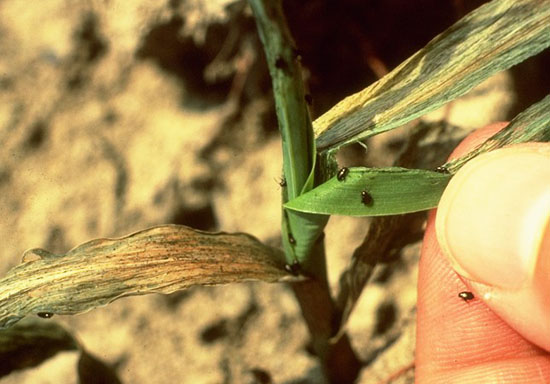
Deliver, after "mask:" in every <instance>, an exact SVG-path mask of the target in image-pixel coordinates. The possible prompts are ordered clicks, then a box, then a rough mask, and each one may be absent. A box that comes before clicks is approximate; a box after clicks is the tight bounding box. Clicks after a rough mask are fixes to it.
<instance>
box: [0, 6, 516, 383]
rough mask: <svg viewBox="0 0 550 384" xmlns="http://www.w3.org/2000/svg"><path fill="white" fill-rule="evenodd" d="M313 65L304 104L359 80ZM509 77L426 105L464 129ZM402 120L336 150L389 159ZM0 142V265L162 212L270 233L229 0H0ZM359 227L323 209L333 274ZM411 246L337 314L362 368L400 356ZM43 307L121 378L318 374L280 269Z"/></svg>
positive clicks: (256, 104) (375, 370) (263, 170)
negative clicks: (105, 300)
mask: <svg viewBox="0 0 550 384" xmlns="http://www.w3.org/2000/svg"><path fill="white" fill-rule="evenodd" d="M313 3H315V4H318V3H319V2H313ZM293 15H294V16H291V17H290V19H291V20H295V19H296V17H295V16H296V15H295V14H293ZM296 28H297V27H296ZM312 28H313V27H312ZM303 30H304V31H306V32H307V31H308V29H307V28H303ZM304 31H302V30H298V35H300V33H301V34H302V35H304V34H305V35H307V33H305V32H304ZM432 36H433V35H432ZM341 44H344V45H345V41H343V42H342V43H341ZM305 57H306V58H304V61H305V62H306V64H307V61H308V60H307V54H305ZM405 57H406V56H404V57H402V58H401V60H402V59H403V58H405ZM343 59H345V58H343ZM391 60H396V59H395V58H392V59H391ZM391 60H390V59H388V61H391ZM394 64H396V63H394ZM389 65H390V64H389ZM391 65H393V64H391ZM311 67H312V68H317V67H315V65H313V64H312V66H311ZM363 71H367V70H366V69H363ZM319 73H320V72H319V71H316V70H315V69H312V70H311V71H310V72H309V75H308V76H309V77H308V78H309V79H310V81H311V84H312V85H311V87H312V93H313V96H314V100H318V101H317V104H316V107H315V108H316V109H315V113H319V112H322V110H323V108H325V107H328V106H330V105H332V104H334V102H336V101H338V98H341V97H342V96H343V95H345V94H349V93H351V92H352V91H354V90H357V89H360V88H362V87H364V86H366V85H367V84H368V83H366V82H365V81H367V80H366V79H357V80H356V81H355V84H353V87H352V86H348V87H347V88H345V89H336V88H334V90H333V91H332V92H331V88H330V87H331V86H333V85H334V84H336V83H337V81H335V80H334V79H332V80H330V81H329V80H327V83H326V84H327V85H326V87H325V88H323V87H321V86H320V85H319V84H320V83H322V79H320V78H319V76H320V75H319ZM370 76H371V77H372V76H373V75H372V73H371V75H370ZM512 86H513V84H512V80H511V76H510V74H507V73H504V74H501V75H498V76H497V77H495V78H494V79H491V81H489V82H488V83H486V84H484V85H482V86H481V87H480V88H478V89H477V93H476V92H473V93H471V94H470V95H467V96H466V97H464V98H463V99H462V100H461V101H457V102H455V103H453V104H452V105H451V106H450V107H446V108H444V109H442V110H439V111H436V112H435V113H432V114H430V116H428V117H426V121H430V122H441V121H445V122H447V124H449V125H451V126H455V127H461V128H462V129H461V130H460V129H459V134H458V135H463V134H464V133H465V132H466V131H467V130H469V129H473V128H475V127H480V126H482V125H484V124H486V123H489V122H492V121H497V120H502V119H505V118H506V117H507V113H508V111H509V109H510V108H511V106H513V105H514V104H513V103H514V95H515V94H514V91H513V89H512ZM353 88H355V89H353ZM317 95H318V98H317V99H316V97H317ZM335 98H336V100H334V99H335ZM396 135H397V136H396ZM402 135H403V134H402V132H401V133H398V134H394V135H393V136H391V135H390V136H386V137H384V138H380V139H378V138H377V139H376V140H374V141H373V142H372V143H370V144H369V145H371V146H372V147H371V152H370V153H369V154H368V155H365V154H364V153H363V152H361V151H362V150H358V149H357V148H352V149H350V150H347V151H344V152H343V153H342V154H341V160H342V161H343V162H344V163H346V164H347V163H351V164H354V165H362V164H363V165H364V164H365V163H369V164H378V165H389V163H390V162H391V158H393V157H394V156H395V153H394V152H395V151H394V152H392V150H391V148H393V147H392V146H391V145H390V144H391V143H395V140H396V137H397V139H399V138H400V137H402ZM388 143H390V144H388ZM0 144H1V148H2V150H1V152H0V195H1V198H0V213H1V215H2V220H0V238H1V239H2V247H1V249H0V273H1V274H4V273H5V272H6V271H8V270H9V269H10V268H12V267H13V266H15V265H17V264H18V263H19V261H20V257H21V255H22V253H23V252H24V251H25V250H26V249H28V248H34V247H42V248H45V249H48V250H50V251H52V252H58V253H62V252H66V251H67V250H69V249H70V248H72V247H74V246H76V245H77V244H79V243H82V242H84V241H87V240H89V239H93V238H98V237H115V236H121V235H125V234H127V233H130V232H132V231H135V230H138V229H142V228H146V227H149V226H152V225H156V224H162V223H176V224H184V225H189V226H193V227H195V228H199V229H204V230H224V231H228V232H234V231H243V232H249V233H251V234H253V235H255V236H256V237H258V238H259V239H260V240H262V241H265V242H267V243H269V244H272V245H278V244H280V239H279V236H280V232H279V222H280V193H281V191H280V187H279V185H278V184H277V181H278V178H279V177H280V173H281V151H280V146H281V143H280V139H279V136H278V133H277V128H276V121H275V119H274V112H273V106H272V98H271V96H270V87H269V78H268V75H267V71H266V68H265V63H264V61H263V56H262V53H261V51H260V46H259V43H258V40H257V37H256V35H255V30H254V24H253V20H252V19H251V16H250V13H249V11H248V10H247V9H246V7H244V6H243V4H242V2H237V1H234V0H225V1H223V0H218V1H207V0H193V1H191V0H189V1H166V2H162V1H161V2H151V1H145V0H140V1H132V2H129V1H120V0H112V1H107V2H99V1H98V2H95V1H92V2H69V1H62V0H47V1H43V2H40V4H39V5H38V4H36V5H34V4H31V3H29V2H25V1H21V0H5V1H3V2H1V3H0ZM367 226H368V220H367V219H356V218H355V219H353V218H346V217H333V218H331V220H330V222H329V225H328V228H327V249H328V255H329V274H330V280H331V284H332V285H333V286H334V287H336V284H337V280H338V276H339V273H340V271H341V270H342V269H343V268H344V267H345V265H346V263H347V260H349V257H350V255H351V253H352V252H353V249H354V247H355V246H357V245H358V244H359V243H360V242H361V240H362V237H363V236H364V234H365V232H366V229H367ZM418 250H419V245H418V244H415V245H411V246H409V247H408V248H406V249H405V250H404V251H403V253H402V255H401V258H400V259H399V260H398V261H396V262H395V263H394V264H392V265H386V266H381V267H380V268H379V270H378V271H377V273H376V276H375V278H374V279H373V283H372V284H371V286H369V288H368V289H367V290H366V291H365V293H364V294H363V296H362V298H361V300H360V302H359V304H358V306H357V309H356V311H355V313H354V314H353V316H352V318H351V319H350V323H349V333H350V335H351V338H352V342H353V345H354V347H355V348H356V350H357V353H358V354H359V356H361V358H363V359H366V360H370V361H371V363H370V364H369V366H368V367H366V368H365V370H364V372H362V375H361V378H360V380H359V381H360V382H361V383H365V384H366V383H376V382H379V381H380V380H382V379H383V378H385V377H388V376H389V374H391V373H392V372H395V371H396V370H398V369H399V368H400V367H405V366H407V365H409V364H410V363H412V361H413V359H414V321H415V318H414V307H415V301H416V290H415V288H416V268H417V266H416V261H417V259H418ZM44 321H57V322H59V323H61V324H62V325H64V326H65V327H66V329H68V330H69V331H70V332H72V333H73V334H74V335H75V336H76V337H77V338H78V340H79V341H80V342H81V343H82V345H84V346H85V347H86V349H87V350H88V351H89V352H90V353H91V354H93V355H95V356H96V357H98V358H99V359H101V360H102V361H104V362H105V363H106V364H108V365H111V366H112V367H114V369H115V370H116V372H117V374H118V376H119V377H120V379H121V381H122V382H123V383H135V384H140V383H148V384H154V383H193V384H201V383H204V384H207V383H208V384H210V383H212V384H214V383H227V384H230V383H264V382H266V383H268V382H273V383H289V384H290V383H322V382H323V381H322V377H321V372H320V368H319V365H318V363H317V361H316V359H315V357H314V356H312V355H311V354H310V353H309V352H308V335H307V330H306V327H305V325H304V323H303V321H302V319H301V315H300V311H299V308H298V306H297V304H296V302H295V300H294V297H293V295H292V292H291V291H290V290H289V289H288V288H287V287H286V286H284V285H268V284H262V283H247V284H239V285H231V286H223V287H196V288H192V289H189V290H187V291H184V292H180V293H176V294H173V295H170V296H160V295H151V296H144V297H133V298H126V299H123V300H118V301H116V302H114V303H113V304H111V305H109V306H108V307H105V308H100V309H97V310H94V311H91V312H89V313H86V314H82V315H79V316H74V317H63V316H56V317H54V319H52V320H44ZM76 361H77V354H76V353H75V352H65V353H60V354H58V355H57V356H56V357H54V358H52V359H50V360H49V361H47V362H45V363H43V364H42V365H40V366H39V367H37V368H33V369H27V370H23V371H18V372H15V373H13V374H11V375H9V376H6V377H4V378H1V379H0V383H2V384H12V383H33V384H35V383H44V384H46V383H75V382H77V380H78V379H77V373H76ZM0 364H1V362H0ZM412 377H413V373H412V371H411V372H409V373H408V375H405V376H403V377H401V378H400V379H398V380H394V381H393V382H396V383H397V382H401V383H404V382H412V380H413V379H412ZM268 379H269V380H268ZM266 380H267V381H266Z"/></svg>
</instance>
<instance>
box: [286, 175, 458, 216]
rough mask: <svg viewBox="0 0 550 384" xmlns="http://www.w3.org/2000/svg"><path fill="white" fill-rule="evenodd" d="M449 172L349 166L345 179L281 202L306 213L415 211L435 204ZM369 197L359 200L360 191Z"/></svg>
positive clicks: (334, 213) (379, 214)
mask: <svg viewBox="0 0 550 384" xmlns="http://www.w3.org/2000/svg"><path fill="white" fill-rule="evenodd" d="M450 178H451V176H450V175H448V174H442V173H438V172H432V171H426V170H421V169H407V168H400V167H390V168H378V169H377V168H364V167H353V168H349V173H348V175H347V176H346V178H345V180H342V181H339V180H338V178H337V177H333V178H332V179H330V180H328V181H327V182H325V183H324V184H322V185H320V186H319V187H317V188H315V189H313V190H312V191H310V192H308V193H306V194H304V195H301V196H299V197H298V198H296V199H293V200H291V201H289V202H288V203H286V204H285V208H287V209H291V210H295V211H299V212H307V213H315V214H324V215H346V216H384V215H395V214H401V213H408V212H417V211H422V210H426V209H430V208H433V207H435V206H437V203H438V202H439V199H440V197H441V194H442V193H443V190H444V189H445V187H446V185H447V183H448V182H449V180H450ZM363 191H366V192H367V193H368V194H369V195H370V196H371V198H372V203H371V204H365V203H363V197H362V194H361V193H362V192H363Z"/></svg>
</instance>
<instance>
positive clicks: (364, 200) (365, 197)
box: [361, 191, 374, 206]
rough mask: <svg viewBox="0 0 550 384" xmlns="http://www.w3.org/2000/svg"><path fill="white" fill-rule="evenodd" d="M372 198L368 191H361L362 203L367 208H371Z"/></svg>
mask: <svg viewBox="0 0 550 384" xmlns="http://www.w3.org/2000/svg"><path fill="white" fill-rule="evenodd" d="M373 201H374V200H373V199H372V196H371V195H370V193H368V192H367V191H361V202H362V203H363V204H365V205H367V206H371V205H372V203H373Z"/></svg>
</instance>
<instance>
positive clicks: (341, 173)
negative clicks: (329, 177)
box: [336, 167, 349, 181]
mask: <svg viewBox="0 0 550 384" xmlns="http://www.w3.org/2000/svg"><path fill="white" fill-rule="evenodd" d="M348 173H349V168H346V167H344V168H341V169H340V170H339V171H338V173H337V174H336V179H338V181H344V180H346V176H347V175H348Z"/></svg>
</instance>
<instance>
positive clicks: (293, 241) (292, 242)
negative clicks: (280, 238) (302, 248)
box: [288, 233, 296, 245]
mask: <svg viewBox="0 0 550 384" xmlns="http://www.w3.org/2000/svg"><path fill="white" fill-rule="evenodd" d="M288 242H289V243H290V244H292V245H294V244H296V239H295V238H294V236H292V233H289V234H288Z"/></svg>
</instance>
